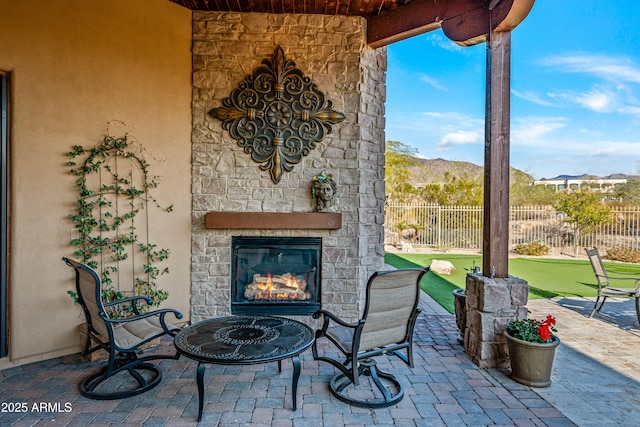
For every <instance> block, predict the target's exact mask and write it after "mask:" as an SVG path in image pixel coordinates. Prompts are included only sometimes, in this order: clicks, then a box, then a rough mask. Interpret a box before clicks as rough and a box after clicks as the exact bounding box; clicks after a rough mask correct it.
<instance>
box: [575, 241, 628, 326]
mask: <svg viewBox="0 0 640 427" xmlns="http://www.w3.org/2000/svg"><path fill="white" fill-rule="evenodd" d="M585 250H586V251H587V256H588V257H589V261H590V262H591V267H592V268H593V272H594V273H595V275H596V279H597V280H598V297H597V298H596V302H595V304H594V305H593V309H592V310H591V313H590V314H589V317H591V316H593V315H594V313H595V312H596V311H598V312H600V309H602V306H603V305H604V302H605V301H606V299H607V297H634V298H635V300H636V316H637V318H638V321H639V322H640V277H639V276H638V275H635V277H629V276H627V277H621V276H612V275H609V274H608V273H607V270H606V269H605V268H604V264H603V263H602V258H601V257H600V253H599V252H598V248H595V247H594V248H593V249H589V248H585ZM618 274H622V273H618ZM614 283H620V284H622V285H624V284H629V285H631V284H632V285H633V287H628V286H623V287H618V286H613V284H614ZM600 298H602V302H601V303H600V306H599V307H598V302H599V301H600Z"/></svg>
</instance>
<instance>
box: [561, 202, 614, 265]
mask: <svg viewBox="0 0 640 427" xmlns="http://www.w3.org/2000/svg"><path fill="white" fill-rule="evenodd" d="M599 196H600V195H599V193H594V192H591V191H589V190H582V191H578V192H575V193H560V194H559V195H558V201H557V203H556V205H555V208H556V209H557V210H558V211H559V212H563V213H564V214H565V215H566V221H567V222H568V223H569V224H571V225H572V227H573V229H574V245H575V251H576V252H575V254H576V255H577V254H578V246H579V244H580V238H581V237H582V234H587V233H591V232H593V231H595V230H596V229H597V228H598V227H600V226H601V225H604V224H607V223H610V222H611V221H612V216H611V208H609V206H607V205H606V204H605V203H603V202H602V201H600V198H599Z"/></svg>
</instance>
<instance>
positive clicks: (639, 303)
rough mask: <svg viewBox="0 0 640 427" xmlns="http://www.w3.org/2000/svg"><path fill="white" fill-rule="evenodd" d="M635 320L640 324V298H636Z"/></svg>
mask: <svg viewBox="0 0 640 427" xmlns="http://www.w3.org/2000/svg"><path fill="white" fill-rule="evenodd" d="M636 318H637V319H638V323H639V324H640V297H636Z"/></svg>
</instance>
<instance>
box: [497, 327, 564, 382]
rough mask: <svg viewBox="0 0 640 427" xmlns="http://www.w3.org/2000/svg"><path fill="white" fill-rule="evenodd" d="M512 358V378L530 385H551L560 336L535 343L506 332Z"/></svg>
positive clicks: (510, 357)
mask: <svg viewBox="0 0 640 427" xmlns="http://www.w3.org/2000/svg"><path fill="white" fill-rule="evenodd" d="M504 336H505V338H506V339H507V345H508V346H509V359H511V379H513V380H514V381H516V382H519V383H520V384H524V385H527V386H530V387H548V386H549V385H551V369H552V367H553V358H554V356H555V353H556V347H558V345H559V344H560V338H558V337H553V341H552V342H550V343H534V342H527V341H523V340H520V339H518V338H514V337H513V336H511V335H510V334H509V333H508V332H505V333H504Z"/></svg>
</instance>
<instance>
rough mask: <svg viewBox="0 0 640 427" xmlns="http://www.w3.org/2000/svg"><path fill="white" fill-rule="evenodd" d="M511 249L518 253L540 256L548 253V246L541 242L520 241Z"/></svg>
mask: <svg viewBox="0 0 640 427" xmlns="http://www.w3.org/2000/svg"><path fill="white" fill-rule="evenodd" d="M513 251H514V252H515V253H517V254H518V255H532V256H540V255H547V254H548V253H549V246H547V245H545V244H544V243H543V242H531V243H521V244H519V245H516V247H515V249H514V250H513Z"/></svg>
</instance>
